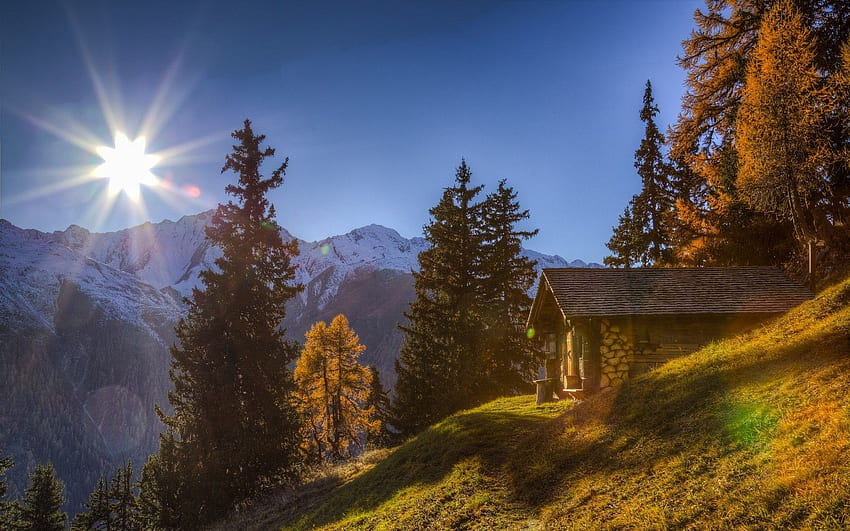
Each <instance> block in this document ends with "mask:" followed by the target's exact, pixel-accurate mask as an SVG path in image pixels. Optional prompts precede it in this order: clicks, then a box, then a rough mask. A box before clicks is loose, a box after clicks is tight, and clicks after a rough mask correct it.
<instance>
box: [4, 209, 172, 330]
mask: <svg viewBox="0 0 850 531" xmlns="http://www.w3.org/2000/svg"><path fill="white" fill-rule="evenodd" d="M82 230H84V229H80V228H79V227H72V228H71V229H69V231H72V232H73V233H76V234H79V233H80V231H82ZM70 286H74V289H76V290H79V291H80V292H81V293H84V294H85V295H86V296H87V297H89V298H90V299H91V300H92V301H94V302H95V303H96V304H97V305H98V306H99V307H100V308H101V310H102V311H103V312H104V318H107V319H114V320H121V321H126V322H131V323H133V324H134V325H137V326H140V327H143V328H145V329H148V330H150V328H151V326H158V325H159V324H160V323H162V322H164V321H169V320H176V319H177V318H178V317H179V315H180V312H181V308H180V306H179V304H178V303H177V302H176V301H175V300H174V299H173V298H171V297H168V296H166V295H165V294H163V293H162V292H160V291H159V290H157V289H155V288H154V287H153V286H151V285H149V284H147V283H145V282H143V281H142V280H140V279H139V278H138V277H137V276H135V275H134V274H132V272H129V271H126V270H124V271H122V270H121V269H118V268H115V267H112V266H110V265H109V264H107V263H104V262H102V261H98V260H96V259H93V258H91V257H89V256H86V255H85V254H84V253H81V252H79V251H78V250H75V249H73V248H71V247H68V246H66V245H62V244H60V243H58V242H57V241H56V240H55V239H54V238H53V237H51V235H48V234H44V233H41V232H38V231H35V230H23V229H19V228H17V227H15V226H14V225H12V224H10V223H9V222H7V221H5V220H0V312H2V314H0V315H2V316H3V318H4V319H11V320H14V319H29V320H32V321H33V322H34V323H38V324H40V325H43V326H44V327H45V328H47V329H51V328H52V327H53V320H54V316H55V314H56V312H57V309H58V308H57V304H58V301H60V299H61V297H60V295H61V294H62V293H63V288H65V289H66V292H67V289H68V288H69V287H70ZM6 326H10V322H8V321H7V322H6ZM151 332H152V333H153V334H156V332H153V331H151Z"/></svg>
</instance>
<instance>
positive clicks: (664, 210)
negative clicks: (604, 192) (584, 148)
mask: <svg viewBox="0 0 850 531" xmlns="http://www.w3.org/2000/svg"><path fill="white" fill-rule="evenodd" d="M658 112H659V111H658V106H657V105H655V99H654V98H653V96H652V83H650V82H649V81H647V82H646V89H645V90H644V94H643V107H642V108H641V111H640V119H641V121H642V122H643V123H644V137H643V140H641V143H640V146H639V147H638V149H637V151H635V168H636V169H637V173H638V175H639V176H640V178H641V191H640V193H638V194H636V195H635V196H634V197H632V200H631V201H630V202H629V206H628V209H627V211H626V212H625V213H624V214H623V216H621V217H620V220H619V224H618V225H617V227H615V228H614V234H613V236H612V237H611V239H610V240H609V242H608V244H607V247H608V248H609V249H610V250H611V251H612V252H613V253H614V254H613V255H612V256H610V257H606V258H605V263H606V264H607V265H613V266H618V265H621V266H624V267H630V266H631V265H633V264H635V263H639V264H640V265H642V266H647V265H664V264H668V263H671V262H672V261H673V258H672V255H671V253H670V250H669V245H668V244H669V241H670V229H669V223H670V219H671V216H672V210H673V198H672V193H673V190H672V184H671V180H672V169H671V167H670V164H668V163H667V161H666V160H665V157H664V153H663V151H662V149H663V147H664V142H665V139H664V135H662V134H661V131H660V130H659V129H658V126H657V125H656V124H655V117H656V116H657V115H658Z"/></svg>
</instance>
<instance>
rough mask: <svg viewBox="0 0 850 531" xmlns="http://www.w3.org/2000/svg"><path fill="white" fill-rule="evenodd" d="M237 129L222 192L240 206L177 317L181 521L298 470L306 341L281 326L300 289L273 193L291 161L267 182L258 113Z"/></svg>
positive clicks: (212, 234) (171, 455)
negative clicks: (298, 369) (300, 343)
mask: <svg viewBox="0 0 850 531" xmlns="http://www.w3.org/2000/svg"><path fill="white" fill-rule="evenodd" d="M232 136H233V138H234V139H236V140H237V141H238V143H237V144H236V145H234V146H233V152H232V153H231V154H229V155H228V156H227V157H226V159H225V164H224V167H223V168H222V173H224V172H226V171H228V170H230V171H233V172H234V173H235V174H236V175H237V177H238V183H237V184H230V185H228V186H227V187H226V189H225V190H226V192H227V193H228V194H230V195H231V196H233V197H235V198H236V199H237V203H234V202H233V201H229V202H228V203H227V204H226V205H219V206H218V209H217V210H216V213H215V215H214V216H213V218H212V221H211V223H210V225H209V226H208V227H207V228H206V235H207V239H208V241H209V242H210V244H212V245H215V246H217V247H219V248H220V249H221V251H222V257H221V258H219V259H218V260H216V262H215V269H214V270H207V271H203V272H202V273H201V275H200V280H201V283H202V284H203V289H194V290H193V291H192V298H191V299H190V300H187V304H188V315H187V317H186V318H184V319H182V320H181V321H180V322H179V324H178V325H177V329H176V334H177V339H178V341H179V344H178V345H176V346H174V347H173V348H172V349H171V354H172V357H173V361H172V365H171V371H170V374H171V378H172V380H173V382H174V390H173V391H172V392H170V393H169V401H170V402H171V405H172V406H173V407H174V414H173V415H170V416H169V415H162V418H163V420H164V422H165V424H166V426H167V427H168V429H169V430H170V432H169V435H168V436H169V437H173V441H172V442H168V444H173V449H171V450H170V451H169V452H168V453H164V452H161V453H160V456H159V462H158V466H159V467H160V469H161V470H171V469H176V471H177V474H176V477H174V478H169V479H174V480H175V481H177V482H178V484H177V485H170V486H168V488H169V489H175V491H176V492H179V493H180V498H179V501H180V507H178V508H174V507H172V508H167V507H164V508H163V509H164V510H168V511H174V510H176V511H177V512H178V513H179V519H180V522H179V523H180V526H181V527H184V528H185V527H196V526H197V525H199V524H201V523H204V522H208V521H211V520H214V519H216V518H219V517H221V516H222V515H223V514H225V513H226V512H227V511H228V510H229V509H230V508H231V507H233V506H234V504H236V503H238V502H240V501H242V500H244V499H245V498H246V497H248V496H250V495H251V494H253V493H254V492H256V491H257V490H258V489H259V488H260V487H262V486H263V485H264V484H267V483H270V482H278V481H280V480H291V479H293V478H294V477H295V475H296V473H297V470H298V467H299V457H298V456H299V450H298V447H299V443H300V440H299V433H300V431H301V425H300V421H299V417H298V414H297V412H296V411H295V409H294V407H293V406H292V405H291V395H292V392H293V389H294V387H293V382H292V375H291V372H290V370H289V369H288V364H289V363H290V362H291V361H292V360H293V359H294V357H295V355H296V354H297V351H298V349H297V347H296V345H295V344H293V343H290V342H289V341H287V340H286V339H285V338H284V330H282V329H281V328H280V323H281V321H282V320H283V318H284V315H285V304H286V302H287V301H289V300H290V299H291V298H292V297H294V296H295V295H296V294H297V293H298V291H299V290H300V289H302V287H301V286H300V285H296V284H295V283H294V278H295V268H294V266H293V265H292V257H293V256H295V255H296V254H297V253H298V247H297V242H296V241H295V240H292V241H291V242H289V243H284V242H283V241H282V239H281V235H280V227H279V226H278V225H277V223H276V222H275V210H274V207H273V206H271V205H270V204H269V201H268V199H267V198H266V194H267V193H268V192H269V191H270V190H273V189H275V188H277V187H279V186H280V185H281V184H282V183H283V176H284V173H285V171H286V167H287V163H288V159H284V161H283V163H282V164H281V165H280V166H279V167H278V168H277V169H275V170H274V171H273V172H272V174H271V177H269V178H264V177H263V176H262V174H261V172H260V169H261V165H262V164H263V162H264V160H265V159H266V158H268V157H271V156H273V155H274V153H275V150H274V149H272V148H271V147H266V148H262V147H261V144H262V143H263V141H264V139H265V136H264V135H259V136H258V135H255V134H254V132H253V130H252V129H251V122H250V121H249V120H245V123H244V127H243V128H242V129H240V130H237V131H235V132H234V133H233V135H232ZM166 442H167V441H166ZM161 443H162V440H161ZM172 450H173V451H172ZM169 459H175V460H176V462H174V463H171V462H168V460H169Z"/></svg>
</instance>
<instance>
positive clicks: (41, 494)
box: [15, 463, 68, 531]
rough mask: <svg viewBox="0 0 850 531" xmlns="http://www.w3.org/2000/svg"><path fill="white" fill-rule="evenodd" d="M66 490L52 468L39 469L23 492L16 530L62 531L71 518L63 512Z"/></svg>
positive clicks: (34, 471)
mask: <svg viewBox="0 0 850 531" xmlns="http://www.w3.org/2000/svg"><path fill="white" fill-rule="evenodd" d="M64 503H65V486H64V485H63V484H62V482H61V481H59V480H58V479H57V478H56V472H55V470H54V469H53V464H52V463H48V464H46V465H36V467H35V470H33V472H32V474H30V477H29V485H28V486H27V488H26V491H25V492H24V499H23V504H22V506H21V510H20V515H19V518H18V521H17V522H16V523H15V528H16V529H21V530H27V531H54V530H55V531H62V530H64V529H65V522H66V520H67V519H68V516H67V515H66V514H65V513H64V512H62V510H61V509H62V505H63V504H64Z"/></svg>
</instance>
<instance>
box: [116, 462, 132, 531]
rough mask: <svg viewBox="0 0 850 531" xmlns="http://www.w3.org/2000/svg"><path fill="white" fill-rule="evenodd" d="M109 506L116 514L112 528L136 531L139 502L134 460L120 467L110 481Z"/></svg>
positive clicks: (117, 530) (120, 530)
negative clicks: (134, 477) (134, 476)
mask: <svg viewBox="0 0 850 531" xmlns="http://www.w3.org/2000/svg"><path fill="white" fill-rule="evenodd" d="M109 500H110V504H109V507H110V509H111V512H112V514H113V515H114V518H113V523H112V525H111V527H110V529H114V530H116V531H134V530H136V529H139V527H138V512H139V502H138V499H137V498H136V493H135V485H134V483H133V462H132V461H127V464H126V465H124V466H121V467H118V470H116V471H115V476H113V478H112V480H111V481H110V482H109Z"/></svg>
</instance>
